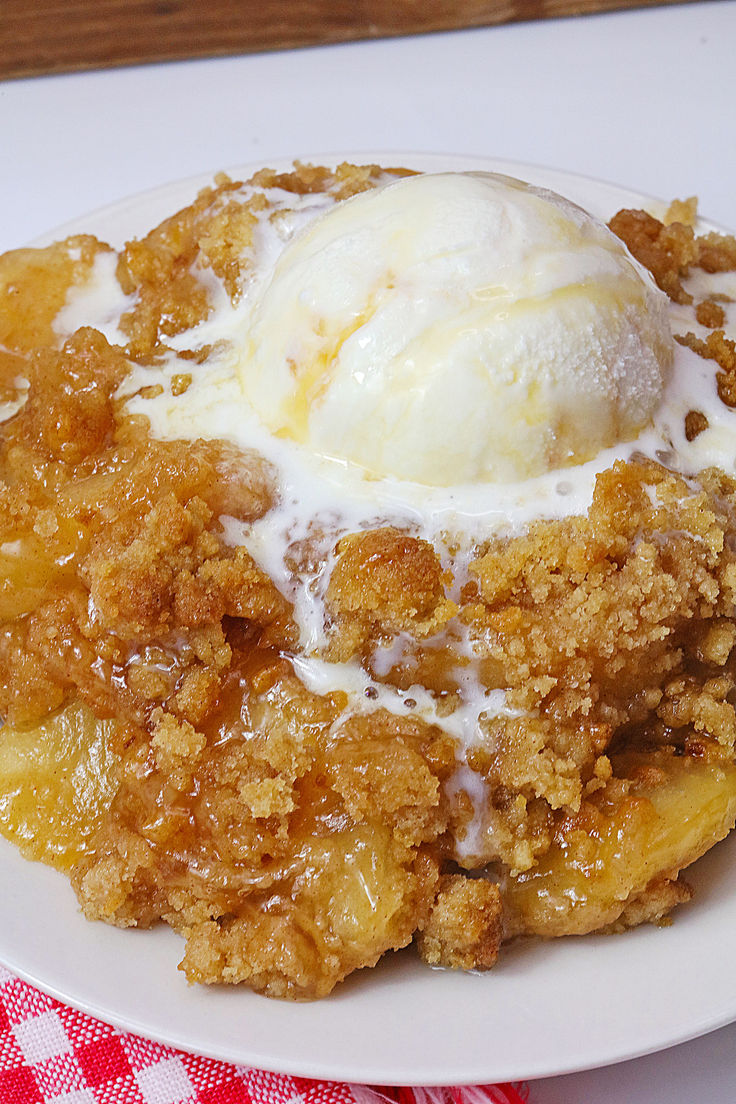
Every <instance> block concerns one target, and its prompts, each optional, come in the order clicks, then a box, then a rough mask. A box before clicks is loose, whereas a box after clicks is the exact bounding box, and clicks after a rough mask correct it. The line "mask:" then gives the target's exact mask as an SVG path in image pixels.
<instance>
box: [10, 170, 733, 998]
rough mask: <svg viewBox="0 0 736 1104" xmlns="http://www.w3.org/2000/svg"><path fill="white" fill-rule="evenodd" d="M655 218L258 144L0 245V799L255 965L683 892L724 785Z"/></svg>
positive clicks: (625, 905) (690, 424)
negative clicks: (148, 212) (137, 200)
mask: <svg viewBox="0 0 736 1104" xmlns="http://www.w3.org/2000/svg"><path fill="white" fill-rule="evenodd" d="M696 226H697V224H696V212H695V208H694V205H693V203H692V202H690V203H679V204H673V206H672V207H671V208H670V210H669V211H668V212H667V214H666V215H665V216H664V217H663V218H662V219H657V218H655V217H654V215H652V214H648V213H646V212H644V211H620V212H619V213H618V214H616V215H615V216H614V217H613V219H612V221H611V223H610V230H609V229H608V228H606V227H605V226H603V225H602V224H599V223H597V222H596V221H595V220H593V219H591V218H590V217H589V216H587V215H585V214H584V213H583V212H580V211H579V209H578V208H574V207H573V205H571V204H569V203H567V201H564V200H561V199H559V197H555V196H551V194H549V193H544V192H542V191H541V190H539V189H532V188H529V187H527V186H525V185H522V184H520V183H519V182H517V181H509V180H506V179H504V178H498V177H493V176H492V175H490V174H473V173H471V174H438V175H435V176H432V175H429V176H421V175H415V174H412V173H409V172H408V171H407V170H393V169H388V170H387V169H383V168H380V167H377V166H355V165H348V164H344V165H340V166H339V167H338V168H337V169H334V170H332V169H327V168H324V167H315V166H309V165H301V164H297V165H296V166H295V167H294V169H293V171H291V172H287V173H276V172H272V171H270V170H263V171H260V172H258V173H256V174H255V176H253V177H252V178H251V179H250V180H249V181H247V182H245V183H242V182H238V181H233V180H230V179H228V178H226V177H224V176H223V177H218V178H217V179H216V181H215V183H214V185H213V186H212V187H210V188H207V189H205V190H204V191H202V192H201V193H200V194H199V195H198V196H197V197H196V199H195V200H194V201H193V202H192V204H191V205H190V206H189V207H187V208H185V209H184V210H182V211H179V212H177V213H176V214H173V215H172V216H171V217H170V218H168V219H166V220H165V221H164V222H162V223H161V225H159V226H157V227H156V228H154V229H153V230H151V232H150V233H149V234H148V235H147V236H146V237H143V238H141V239H140V240H134V241H130V242H128V243H127V244H126V245H125V246H124V247H123V248H122V249H120V250H116V249H113V248H112V247H111V246H110V245H107V244H105V243H104V242H101V241H99V240H97V239H96V238H94V237H91V236H84V235H76V236H73V237H70V238H67V239H66V240H65V241H61V242H59V243H57V244H55V245H52V246H50V247H47V248H36V249H20V250H15V251H13V252H10V253H7V254H5V255H4V256H3V257H2V258H0V390H1V394H0V407H1V410H0V413H1V416H2V423H1V424H0V527H1V529H2V534H1V537H0V614H1V622H2V623H1V626H0V716H1V717H2V719H3V722H4V723H3V727H2V729H0V830H2V832H3V833H4V834H5V835H6V836H7V837H8V838H9V839H11V840H13V841H14V842H15V843H16V844H17V845H18V846H19V847H20V849H21V850H22V851H23V853H24V854H25V855H27V856H28V857H29V858H33V859H37V860H41V861H43V862H46V863H50V864H52V865H54V866H56V867H57V868H59V869H60V870H62V871H64V872H66V873H67V874H68V876H69V877H70V879H71V882H72V885H73V887H74V890H75V891H76V894H77V895H78V898H79V902H80V904H81V907H82V909H83V911H84V914H85V915H86V916H87V917H88V918H89V919H90V920H104V921H106V922H108V923H111V924H115V925H118V926H120V927H136V926H142V927H146V926H149V925H152V924H154V923H156V922H158V921H165V922H166V923H167V924H169V925H171V927H172V928H174V929H175V930H176V931H177V932H178V933H180V934H181V936H182V937H183V939H184V958H183V962H182V966H181V968H182V969H183V970H184V971H185V973H186V976H187V978H188V979H190V980H191V981H194V982H205V983H215V982H228V983H241V982H242V983H245V984H246V985H248V986H250V987H252V988H254V989H256V990H258V991H260V992H263V993H265V994H267V995H269V996H273V997H287V998H292V999H311V998H317V997H321V996H324V995H326V994H327V993H329V992H330V990H331V989H332V988H333V987H334V986H335V985H336V983H338V982H339V981H340V980H341V979H343V978H344V977H345V976H346V975H347V974H349V973H350V972H351V971H353V970H356V969H358V968H360V967H364V966H372V965H374V964H375V963H376V962H377V960H378V959H379V958H380V957H381V955H383V954H384V952H386V951H387V950H389V949H392V948H399V947H403V946H405V945H407V944H409V943H411V942H412V941H414V942H415V944H416V948H417V951H418V953H419V955H420V956H421V958H422V959H423V960H424V961H425V962H426V963H428V964H430V965H432V966H447V967H458V968H461V969H474V970H487V969H489V968H490V967H492V966H493V965H494V963H495V962H496V959H497V957H498V954H499V950H500V948H501V945H502V944H503V943H504V942H505V941H507V940H511V939H513V938H515V937H518V936H521V935H534V936H542V937H556V936H562V935H568V934H585V933H589V932H601V931H606V932H612V931H619V930H622V929H624V928H628V927H631V926H634V925H637V924H641V923H643V922H646V921H656V922H663V921H664V920H665V919H666V918H667V917H668V915H669V913H670V911H671V910H672V909H673V908H674V906H676V905H678V904H680V903H682V902H685V901H687V900H689V898H690V896H691V891H690V889H689V887H688V885H687V882H686V881H684V880H683V879H682V878H681V876H680V872H681V871H682V870H683V869H684V868H686V867H687V866H688V865H689V864H691V863H692V862H693V861H695V860H696V859H697V858H698V857H699V856H701V855H702V854H703V853H704V852H705V851H707V850H708V849H709V848H710V847H712V846H713V844H714V843H716V842H717V841H718V840H720V839H722V838H723V837H724V836H725V835H726V834H727V833H728V832H729V831H730V829H731V828H732V826H733V824H734V819H735V818H736V760H735V757H734V756H735V747H736V712H735V710H734V702H735V701H736V697H735V695H734V688H735V687H736V653H735V652H734V644H735V643H736V615H735V612H734V608H735V607H734V602H735V600H736V479H735V478H734V474H733V456H734V445H736V414H734V412H733V408H734V407H735V406H736V345H735V344H734V340H733V331H732V330H729V322H732V321H734V320H735V319H734V315H733V310H734V308H733V305H732V302H731V299H730V293H729V290H728V288H729V285H728V280H729V279H730V277H729V275H728V274H729V273H730V272H733V271H734V270H735V269H736V240H735V239H733V238H731V237H728V236H726V235H719V234H715V233H706V234H699V233H698V232H697V229H696ZM530 242H531V243H532V244H531V246H530V244H529V243H530ZM623 243H625V245H624V244H623ZM540 258H541V259H540ZM530 273H533V275H530ZM540 273H541V275H540ZM650 274H651V276H650ZM730 286H731V287H732V288H735V289H736V285H734V284H733V282H732V283H731V285H730ZM735 293H736V292H735ZM673 334H674V335H676V336H673ZM695 907H697V906H695ZM131 938H133V936H131ZM551 953H552V952H551Z"/></svg>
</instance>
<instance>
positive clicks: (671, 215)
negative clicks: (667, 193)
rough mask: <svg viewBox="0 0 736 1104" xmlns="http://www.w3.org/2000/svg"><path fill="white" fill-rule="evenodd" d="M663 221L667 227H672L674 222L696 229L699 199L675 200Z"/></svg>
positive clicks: (692, 197) (694, 197)
mask: <svg viewBox="0 0 736 1104" xmlns="http://www.w3.org/2000/svg"><path fill="white" fill-rule="evenodd" d="M662 221H663V222H664V224H665V226H671V224H672V223H673V222H681V223H682V225H683V226H693V227H694V226H695V223H696V222H697V221H698V197H697V196H689V197H688V198H687V199H673V200H672V203H670V205H669V207H668V208H667V211H666V214H665V216H664V219H663V220H662Z"/></svg>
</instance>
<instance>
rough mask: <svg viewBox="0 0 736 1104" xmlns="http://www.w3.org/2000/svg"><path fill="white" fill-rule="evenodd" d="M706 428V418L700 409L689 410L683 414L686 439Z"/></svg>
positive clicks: (690, 439)
mask: <svg viewBox="0 0 736 1104" xmlns="http://www.w3.org/2000/svg"><path fill="white" fill-rule="evenodd" d="M707 428H708V419H707V418H706V416H705V414H703V413H701V411H700V410H689V411H688V412H687V414H686V415H685V437H686V438H687V439H688V441H694V440H695V438H696V437H697V436H698V435H699V434H700V433H702V432H703V430H705V429H707Z"/></svg>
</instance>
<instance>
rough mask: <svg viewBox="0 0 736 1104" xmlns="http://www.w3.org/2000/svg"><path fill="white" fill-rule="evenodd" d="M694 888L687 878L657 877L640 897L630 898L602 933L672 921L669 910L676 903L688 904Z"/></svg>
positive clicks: (660, 924)
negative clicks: (616, 917)
mask: <svg viewBox="0 0 736 1104" xmlns="http://www.w3.org/2000/svg"><path fill="white" fill-rule="evenodd" d="M692 898H693V891H692V889H691V888H690V886H689V885H688V884H687V882H683V881H681V880H680V879H672V878H655V880H654V881H652V882H650V884H649V885H648V886H647V888H646V889H645V890H644V892H643V893H642V894H640V895H639V896H638V897H635V898H634V899H633V900H631V901H629V902H628V904H627V905H626V907H625V908H624V910H623V912H622V913H621V915H620V916H619V917H618V919H617V920H615V921H614V922H613V923H612V924H608V925H607V926H606V927H604V928H601V929H600V931H601V932H602V933H608V934H610V935H614V934H619V933H620V932H624V931H627V930H628V929H629V928H637V927H638V926H639V925H640V924H657V925H659V926H660V927H666V926H668V925H669V924H671V923H672V921H671V920H670V918H669V913H670V912H671V911H672V909H673V908H676V907H677V905H684V904H687V902H688V901H691V900H692Z"/></svg>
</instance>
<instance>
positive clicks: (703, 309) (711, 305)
mask: <svg viewBox="0 0 736 1104" xmlns="http://www.w3.org/2000/svg"><path fill="white" fill-rule="evenodd" d="M695 318H696V319H697V321H698V322H699V323H700V325H701V326H707V327H708V329H709V330H717V329H719V327H722V326H724V325H725V322H726V312H725V311H724V309H723V307H722V306H720V304H718V303H716V302H714V301H713V300H712V299H704V300H703V302H702V303H698V305H697V307H696V308H695Z"/></svg>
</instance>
